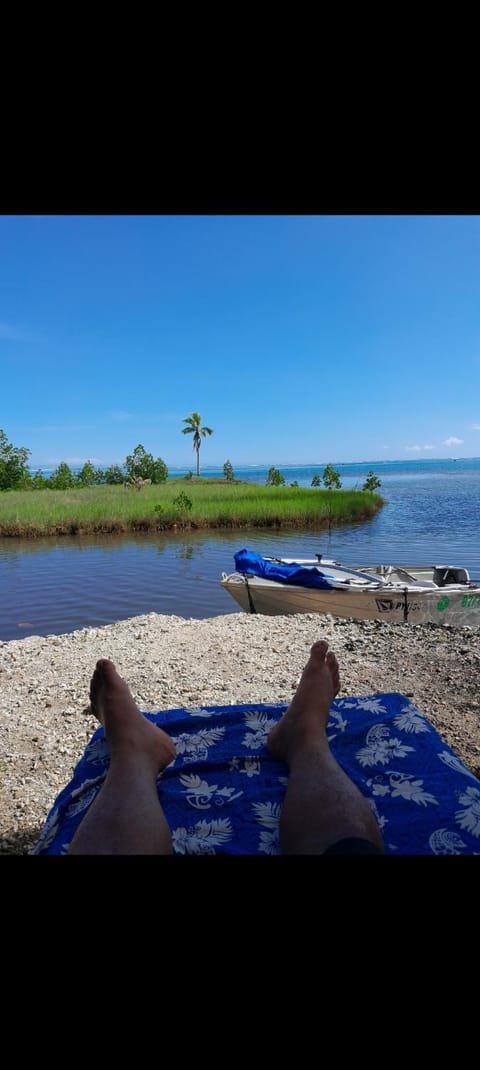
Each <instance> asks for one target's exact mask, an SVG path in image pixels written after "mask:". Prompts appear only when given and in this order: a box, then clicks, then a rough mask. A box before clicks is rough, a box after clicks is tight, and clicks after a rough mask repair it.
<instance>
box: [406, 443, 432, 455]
mask: <svg viewBox="0 0 480 1070" xmlns="http://www.w3.org/2000/svg"><path fill="white" fill-rule="evenodd" d="M405 449H406V450H407V451H408V452H409V453H421V452H422V450H433V449H435V447H434V446H430V444H429V443H426V444H425V446H405Z"/></svg>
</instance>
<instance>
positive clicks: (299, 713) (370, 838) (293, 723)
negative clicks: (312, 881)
mask: <svg viewBox="0 0 480 1070" xmlns="http://www.w3.org/2000/svg"><path fill="white" fill-rule="evenodd" d="M339 690H340V673H339V668H338V662H337V659H336V657H335V654H333V652H332V651H330V650H328V644H327V643H326V642H324V641H323V640H320V641H319V642H317V643H314V645H313V646H312V649H311V652H310V658H309V661H308V662H307V665H306V666H305V669H304V670H303V673H302V677H301V680H300V683H299V685H298V688H297V690H296V692H295V695H294V696H293V699H292V701H291V703H290V706H289V707H288V710H287V711H286V712H285V714H284V715H283V717H281V719H280V721H279V722H278V724H276V725H275V726H274V728H272V730H271V731H270V733H269V736H268V741H267V742H268V748H269V750H270V753H271V754H272V755H273V757H274V758H278V759H279V760H281V761H284V762H286V763H287V765H288V766H289V778H288V785H287V790H286V793H285V799H284V802H283V807H282V813H281V817H280V847H281V850H282V853H283V854H324V853H325V851H326V850H327V849H328V848H330V847H332V848H333V846H334V845H336V844H337V843H340V841H342V840H347V839H348V840H360V841H367V842H368V844H370V845H372V847H371V850H370V848H369V847H368V846H367V847H366V849H365V853H377V852H378V853H383V852H384V846H383V839H382V835H381V832H380V829H379V827H378V823H377V821H376V820H375V817H374V814H373V812H372V810H371V808H370V806H369V804H368V802H367V800H366V799H365V797H364V796H363V795H362V793H361V792H360V791H359V789H358V788H357V786H356V785H355V784H354V783H353V782H352V781H351V780H350V777H349V776H347V774H346V773H345V772H344V770H343V769H342V768H341V766H340V765H339V764H338V762H337V761H336V759H335V758H334V756H333V754H332V752H331V750H330V746H329V743H328V740H327V733H326V726H327V721H328V717H329V712H330V707H331V704H332V702H333V700H334V698H335V695H336V694H337V693H338V691H339ZM347 848H348V845H345V853H355V854H356V853H363V852H362V851H361V847H360V850H354V848H353V845H352V850H351V852H350V851H349V850H348V849H347ZM332 853H337V852H336V851H332ZM338 853H342V850H341V848H339V850H338Z"/></svg>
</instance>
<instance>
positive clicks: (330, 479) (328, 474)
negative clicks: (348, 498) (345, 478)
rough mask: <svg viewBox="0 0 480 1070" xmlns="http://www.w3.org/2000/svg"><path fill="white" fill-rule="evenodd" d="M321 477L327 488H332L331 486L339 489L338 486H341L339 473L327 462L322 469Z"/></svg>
mask: <svg viewBox="0 0 480 1070" xmlns="http://www.w3.org/2000/svg"><path fill="white" fill-rule="evenodd" d="M322 479H323V482H324V485H325V486H326V488H327V490H332V489H333V487H335V488H336V489H337V490H340V487H341V486H342V484H341V482H340V475H339V473H338V472H337V471H336V469H335V468H333V467H332V465H331V464H327V466H326V468H324V469H323V476H322Z"/></svg>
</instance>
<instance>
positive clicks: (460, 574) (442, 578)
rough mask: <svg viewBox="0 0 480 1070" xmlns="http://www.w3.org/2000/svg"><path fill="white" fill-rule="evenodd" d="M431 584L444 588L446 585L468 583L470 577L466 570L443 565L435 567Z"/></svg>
mask: <svg viewBox="0 0 480 1070" xmlns="http://www.w3.org/2000/svg"><path fill="white" fill-rule="evenodd" d="M433 582H434V583H436V584H437V586H438V587H445V584H446V583H467V584H468V583H469V582H470V576H469V574H468V572H467V570H466V568H451V567H448V568H447V567H446V566H445V565H436V566H435V568H434V570H433Z"/></svg>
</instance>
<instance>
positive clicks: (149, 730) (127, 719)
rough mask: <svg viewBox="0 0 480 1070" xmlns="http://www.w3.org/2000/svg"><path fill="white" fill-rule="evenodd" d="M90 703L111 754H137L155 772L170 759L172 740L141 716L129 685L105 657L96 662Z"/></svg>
mask: <svg viewBox="0 0 480 1070" xmlns="http://www.w3.org/2000/svg"><path fill="white" fill-rule="evenodd" d="M90 702H91V706H92V711H93V713H94V714H95V717H97V719H98V720H99V721H100V722H101V724H103V727H104V729H105V737H106V739H107V742H108V745H109V747H110V750H111V752H112V754H113V753H115V755H116V756H120V755H124V756H125V757H130V756H131V755H132V754H133V753H136V754H137V755H138V756H142V757H143V758H144V759H145V760H146V761H147V762H148V764H149V765H151V766H152V768H153V771H154V772H160V770H161V769H164V768H165V767H166V766H167V765H170V762H172V761H173V759H174V758H175V744H174V742H173V739H171V737H170V736H169V735H167V733H166V732H164V731H163V729H162V728H158V726H157V725H154V724H152V722H151V721H149V720H147V718H146V717H144V716H143V714H142V713H141V712H140V710H139V709H138V706H137V705H136V704H135V702H134V699H133V696H132V693H131V691H130V688H129V686H128V684H127V683H126V681H125V680H123V679H122V677H121V676H119V674H118V672H117V670H116V668H115V665H114V664H113V661H109V660H108V659H107V658H101V659H100V661H97V665H96V668H95V672H94V674H93V676H92V679H91V682H90Z"/></svg>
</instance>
